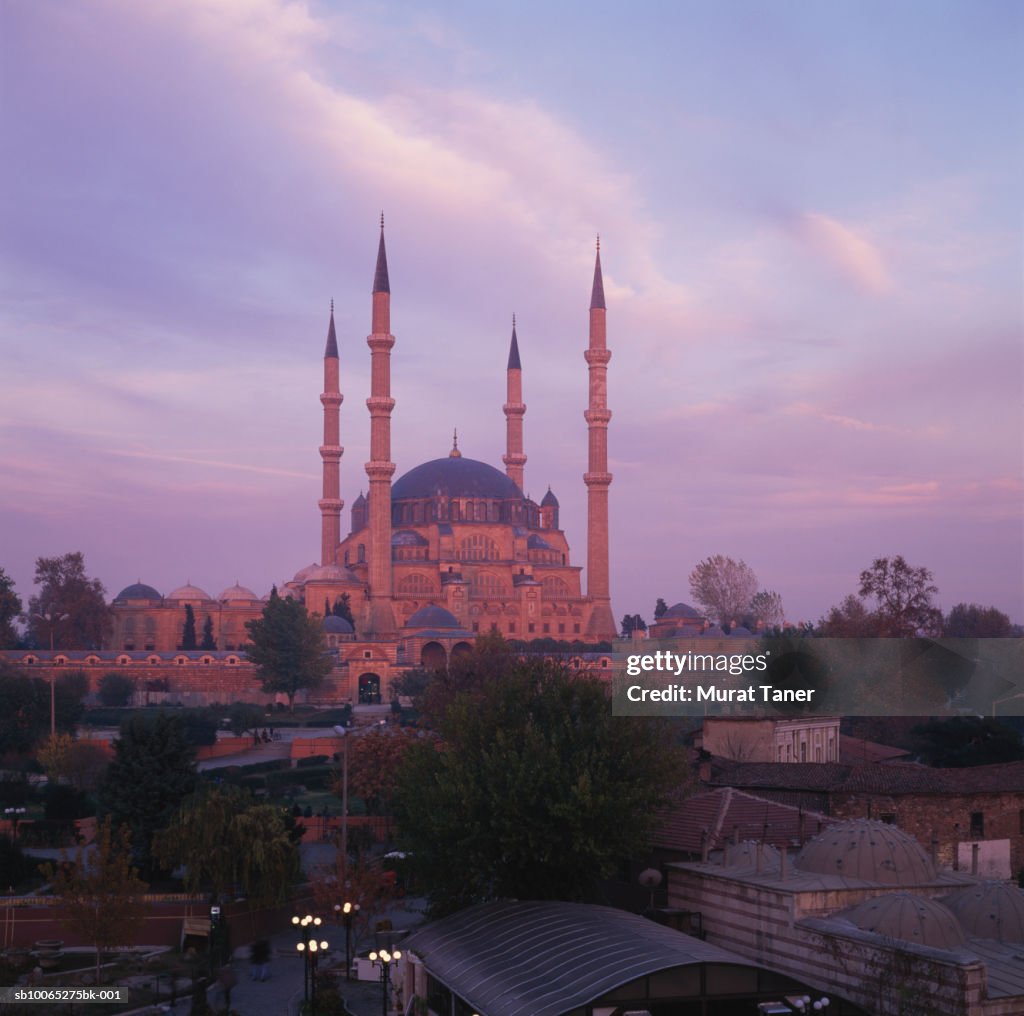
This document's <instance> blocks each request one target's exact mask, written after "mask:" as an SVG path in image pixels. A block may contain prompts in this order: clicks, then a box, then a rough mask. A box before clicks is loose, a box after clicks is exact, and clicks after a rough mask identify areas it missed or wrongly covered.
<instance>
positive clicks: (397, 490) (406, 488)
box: [391, 456, 523, 501]
mask: <svg viewBox="0 0 1024 1016" xmlns="http://www.w3.org/2000/svg"><path fill="white" fill-rule="evenodd" d="M439 495H443V496H446V497H485V498H491V499H494V500H499V501H505V500H509V499H513V498H516V499H522V496H523V492H522V491H521V490H520V489H519V488H518V487H517V486H516V485H515V483H514V482H513V481H512V480H510V479H509V478H508V477H507V476H506V475H505V474H504V473H502V472H499V471H498V470H497V469H495V468H494V466H489V465H487V463H486V462H478V461H477V460H476V459H467V458H464V457H460V458H453V457H451V456H449V457H447V458H443V459H434V460H433V461H431V462H424V463H423V465H421V466H416V468H415V469H410V470H409V472H408V473H406V474H404V475H403V476H400V477H399V478H398V479H397V480H396V481H395V484H394V486H393V487H392V488H391V500H392V501H403V500H408V499H410V498H424V497H438V496H439Z"/></svg>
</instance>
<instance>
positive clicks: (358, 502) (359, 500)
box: [352, 491, 366, 508]
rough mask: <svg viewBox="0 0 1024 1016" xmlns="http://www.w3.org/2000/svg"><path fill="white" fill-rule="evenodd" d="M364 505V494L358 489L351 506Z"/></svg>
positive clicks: (360, 506) (358, 506)
mask: <svg viewBox="0 0 1024 1016" xmlns="http://www.w3.org/2000/svg"><path fill="white" fill-rule="evenodd" d="M365 506H366V495H365V494H364V493H363V492H362V491H359V497H357V498H356V499H355V500H354V501H353V502H352V507H353V508H363V507H365Z"/></svg>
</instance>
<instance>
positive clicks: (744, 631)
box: [729, 624, 754, 639]
mask: <svg viewBox="0 0 1024 1016" xmlns="http://www.w3.org/2000/svg"><path fill="white" fill-rule="evenodd" d="M729 637H730V638H734V639H752V638H753V637H754V633H753V632H752V631H751V630H750V629H749V628H745V627H744V626H743V625H742V624H738V625H736V627H735V628H733V629H732V630H731V631H730V632H729Z"/></svg>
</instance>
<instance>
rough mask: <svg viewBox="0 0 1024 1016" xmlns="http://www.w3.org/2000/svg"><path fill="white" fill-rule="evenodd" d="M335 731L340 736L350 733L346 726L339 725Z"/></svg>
mask: <svg viewBox="0 0 1024 1016" xmlns="http://www.w3.org/2000/svg"><path fill="white" fill-rule="evenodd" d="M334 732H335V733H336V734H337V735H338V737H344V736H345V735H346V734H347V733H348V731H347V730H346V729H345V728H344V727H342V726H337V725H336V726H335V728H334Z"/></svg>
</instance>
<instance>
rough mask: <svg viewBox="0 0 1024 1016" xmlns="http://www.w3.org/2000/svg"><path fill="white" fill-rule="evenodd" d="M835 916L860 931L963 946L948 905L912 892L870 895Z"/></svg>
mask: <svg viewBox="0 0 1024 1016" xmlns="http://www.w3.org/2000/svg"><path fill="white" fill-rule="evenodd" d="M835 916H836V917H843V918H845V919H846V920H847V921H849V922H850V923H851V924H855V925H856V926H857V927H858V928H860V929H861V930H862V931H872V932H874V933H875V934H876V935H885V936H886V937H887V938H897V939H899V940H900V941H902V942H915V943H917V944H918V945H927V946H930V947H931V948H933V949H961V948H963V947H964V946H965V945H966V940H965V939H964V933H963V930H962V929H961V927H960V925H959V924H958V923H957V919H956V917H955V915H954V914H953V911H952V910H950V909H949V907H947V906H945V905H943V904H942V903H940V902H939V901H938V900H931V899H928V898H927V897H925V896H915V895H914V894H913V893H886V894H885V895H884V896H873V897H872V898H871V899H869V900H864V901H863V902H862V903H858V904H857V905H856V906H855V907H850V909H849V910H843V911H840V912H839V913H838V914H836V915H835Z"/></svg>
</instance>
